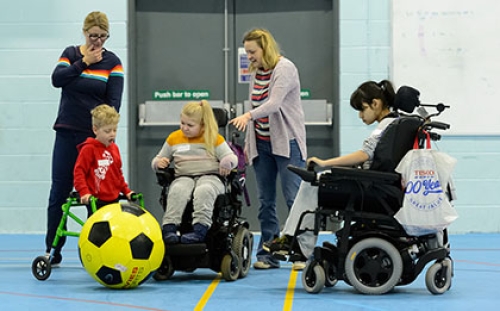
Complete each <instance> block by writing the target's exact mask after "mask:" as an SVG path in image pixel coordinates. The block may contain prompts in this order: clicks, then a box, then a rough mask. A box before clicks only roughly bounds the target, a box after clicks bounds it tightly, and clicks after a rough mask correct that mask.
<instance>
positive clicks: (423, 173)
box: [403, 155, 443, 211]
mask: <svg viewBox="0 0 500 311" xmlns="http://www.w3.org/2000/svg"><path fill="white" fill-rule="evenodd" d="M409 166H410V168H411V170H409V171H408V173H409V174H407V176H406V178H404V181H403V182H404V185H405V200H406V201H407V203H409V204H410V205H411V206H413V207H414V208H416V209H418V210H422V211H426V210H427V211H428V210H433V209H435V208H437V207H439V206H440V205H441V204H442V203H443V195H442V194H443V188H442V186H441V183H440V182H439V177H438V174H437V172H436V163H435V162H434V159H433V158H432V157H429V156H427V155H420V157H418V158H416V159H413V161H411V162H410V165H409ZM408 175H409V176H408Z"/></svg>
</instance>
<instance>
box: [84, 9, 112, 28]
mask: <svg viewBox="0 0 500 311" xmlns="http://www.w3.org/2000/svg"><path fill="white" fill-rule="evenodd" d="M94 26H97V27H99V28H101V29H102V30H104V31H106V32H107V33H108V34H109V20H108V17H107V16H106V14H104V13H102V12H99V11H94V12H90V13H89V14H88V15H87V17H85V21H84V22H83V31H88V30H89V29H90V28H92V27H94Z"/></svg>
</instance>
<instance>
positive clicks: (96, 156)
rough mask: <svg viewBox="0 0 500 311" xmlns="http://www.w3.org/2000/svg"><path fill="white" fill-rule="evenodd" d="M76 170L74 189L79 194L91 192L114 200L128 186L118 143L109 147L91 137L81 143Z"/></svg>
mask: <svg viewBox="0 0 500 311" xmlns="http://www.w3.org/2000/svg"><path fill="white" fill-rule="evenodd" d="M78 150H79V152H80V153H79V154H78V159H77V160H76V164H75V170H74V184H75V190H76V191H78V193H79V194H80V196H84V195H86V194H91V195H93V196H94V197H96V198H98V199H99V200H101V201H113V200H116V199H117V198H118V196H119V195H120V193H122V194H125V195H126V194H128V193H129V192H131V190H130V189H129V187H128V185H127V182H126V181H125V178H124V177H123V172H122V160H121V157H120V151H119V150H118V146H117V145H116V144H115V143H112V144H110V145H109V146H108V147H106V146H105V145H104V144H103V143H101V142H100V141H98V140H97V139H95V138H92V137H89V138H87V140H86V141H85V142H83V143H81V144H80V145H78Z"/></svg>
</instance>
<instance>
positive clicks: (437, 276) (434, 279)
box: [425, 258, 453, 295]
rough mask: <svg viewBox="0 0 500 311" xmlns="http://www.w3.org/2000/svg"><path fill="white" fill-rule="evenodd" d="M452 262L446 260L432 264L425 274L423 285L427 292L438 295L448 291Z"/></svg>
mask: <svg viewBox="0 0 500 311" xmlns="http://www.w3.org/2000/svg"><path fill="white" fill-rule="evenodd" d="M452 265H453V264H452V261H451V259H450V258H446V259H444V260H443V261H441V262H436V263H434V264H432V265H431V266H430V267H429V269H427V272H426V274H425V285H426V286H427V289H428V290H429V292H431V293H433V294H434V295H440V294H443V293H445V292H446V291H448V290H449V289H450V287H451V278H452V272H453V267H452Z"/></svg>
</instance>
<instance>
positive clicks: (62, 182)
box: [45, 130, 92, 252]
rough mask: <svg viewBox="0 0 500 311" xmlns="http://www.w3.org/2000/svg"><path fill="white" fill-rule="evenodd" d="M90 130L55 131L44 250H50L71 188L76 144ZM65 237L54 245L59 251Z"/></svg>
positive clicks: (82, 139) (79, 142) (76, 151)
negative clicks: (62, 207)
mask: <svg viewBox="0 0 500 311" xmlns="http://www.w3.org/2000/svg"><path fill="white" fill-rule="evenodd" d="M91 135H92V134H91V133H90V132H88V133H87V132H79V131H72V130H58V131H56V140H55V143H54V150H53V152H52V184H51V187H50V195H49V206H48V208H47V234H46V236H45V246H46V251H47V252H50V250H51V248H52V241H53V240H54V237H55V235H56V231H57V227H58V226H59V222H60V221H61V217H62V209H61V206H62V205H63V204H64V203H65V202H66V199H67V198H68V196H69V194H70V192H71V190H73V169H74V166H75V162H76V158H77V156H78V150H77V146H78V145H79V144H81V143H82V142H84V141H85V140H86V139H87V137H91ZM65 242H66V237H61V238H60V239H59V243H58V245H57V247H56V252H60V251H61V249H62V247H63V245H64V243H65Z"/></svg>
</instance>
